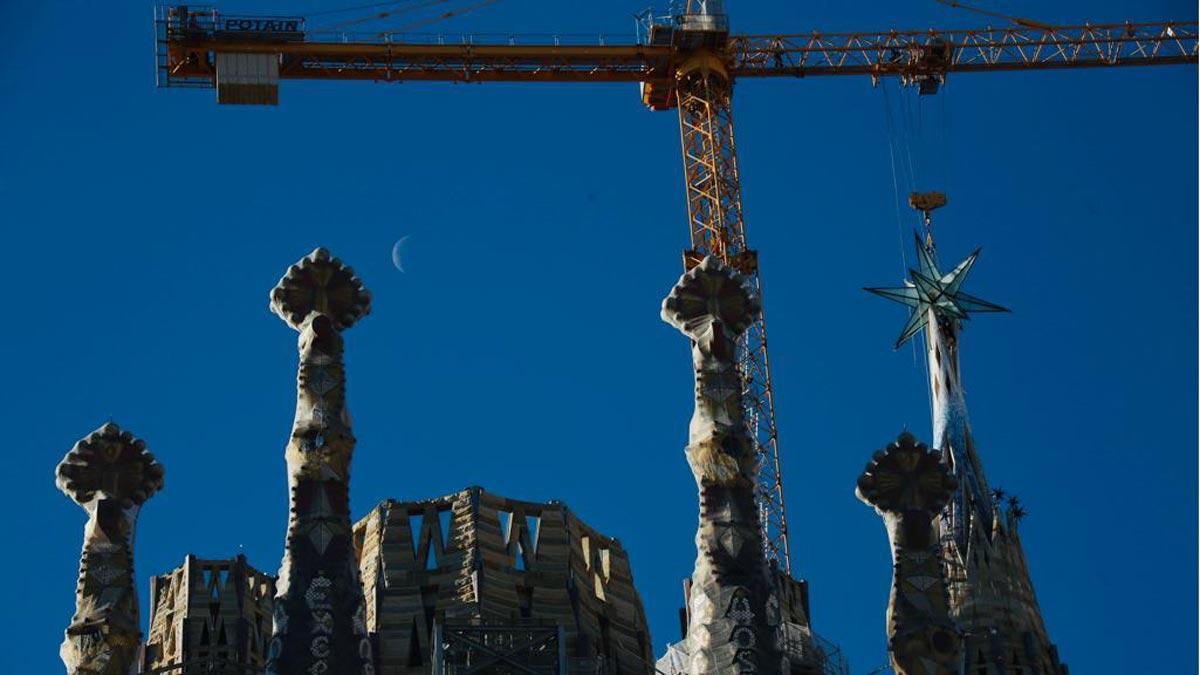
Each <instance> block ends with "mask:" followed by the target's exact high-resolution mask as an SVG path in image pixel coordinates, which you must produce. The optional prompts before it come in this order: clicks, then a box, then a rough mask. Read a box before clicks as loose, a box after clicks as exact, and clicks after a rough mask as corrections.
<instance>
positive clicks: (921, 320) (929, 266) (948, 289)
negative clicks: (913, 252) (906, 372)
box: [863, 233, 1009, 349]
mask: <svg viewBox="0 0 1200 675" xmlns="http://www.w3.org/2000/svg"><path fill="white" fill-rule="evenodd" d="M914 236H915V237H916V240H917V258H918V260H919V262H920V265H919V267H920V268H921V269H920V271H918V270H914V269H910V270H909V271H908V273H909V274H910V275H911V276H912V280H911V281H909V280H905V282H904V286H901V287H899V288H865V289H863V290H865V291H867V292H868V293H874V294H875V295H878V296H880V297H884V298H887V299H888V300H894V301H896V302H899V303H903V304H905V305H908V306H909V307H912V308H913V313H912V316H910V317H908V323H906V324H904V329H903V330H902V331H900V337H899V338H898V339H897V340H896V348H897V349H899V348H900V345H902V344H904V343H905V342H906V341H907V340H908V339H909V338H910V337H912V336H913V335H915V334H916V333H917V331H919V330H921V329H922V328H924V327H925V324H927V323H929V310H930V309H932V310H933V311H934V312H936V313H937V314H938V315H939V316H945V317H949V318H952V319H958V320H964V319H967V318H970V317H969V313H970V312H1007V311H1009V310H1008V309H1006V308H1004V307H1001V306H1000V305H997V304H993V303H990V302H988V301H986V300H983V299H981V298H977V297H975V296H973V295H969V294H967V293H964V292H963V291H962V285H963V282H964V281H966V280H967V275H968V274H970V272H971V268H972V267H974V265H975V259H976V258H978V257H979V251H980V249H975V252H974V253H972V254H971V255H969V256H967V259H966V260H964V261H962V262H960V263H959V264H958V266H957V267H955V268H954V269H952V270H950V271H949V272H947V273H945V274H942V272H941V270H939V269H938V266H937V261H936V260H934V259H933V253H932V252H931V251H929V250H927V249H926V248H925V246H923V245H922V244H921V237H920V235H916V234H915V233H914Z"/></svg>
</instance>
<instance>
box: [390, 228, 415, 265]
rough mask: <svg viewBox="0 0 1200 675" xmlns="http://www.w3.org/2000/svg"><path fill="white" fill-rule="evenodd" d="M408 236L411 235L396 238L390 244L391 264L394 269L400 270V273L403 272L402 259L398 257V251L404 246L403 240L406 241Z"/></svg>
mask: <svg viewBox="0 0 1200 675" xmlns="http://www.w3.org/2000/svg"><path fill="white" fill-rule="evenodd" d="M410 236H411V235H407V234H406V235H404V236H403V237H400V238H399V239H397V240H396V243H395V244H392V264H393V265H395V266H396V269H398V270H400V272H402V273H403V272H404V261H403V260H402V259H401V258H400V253H401V251H402V248H403V246H404V242H406V241H408V238H409V237H410Z"/></svg>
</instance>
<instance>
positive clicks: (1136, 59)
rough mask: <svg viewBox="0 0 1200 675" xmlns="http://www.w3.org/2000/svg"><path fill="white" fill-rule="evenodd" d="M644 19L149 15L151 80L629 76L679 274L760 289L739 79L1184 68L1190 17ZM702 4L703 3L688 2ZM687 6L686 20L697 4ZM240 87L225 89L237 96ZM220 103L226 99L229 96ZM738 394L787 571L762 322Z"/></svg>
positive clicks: (250, 91)
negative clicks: (645, 113) (934, 24)
mask: <svg viewBox="0 0 1200 675" xmlns="http://www.w3.org/2000/svg"><path fill="white" fill-rule="evenodd" d="M718 4H719V3H715V2H711V1H710V2H709V3H708V5H705V4H704V3H697V2H694V1H693V2H689V3H688V11H687V12H686V13H684V14H682V15H679V16H675V17H669V18H668V19H667V20H665V21H661V22H655V21H650V22H649V23H650V24H651V25H649V26H648V27H647V28H648V30H647V31H646V35H645V36H644V38H645V39H638V40H625V41H615V42H614V41H609V40H604V39H602V38H601V39H598V40H591V41H585V40H579V39H565V38H563V37H561V36H551V37H541V38H538V37H530V36H515V35H491V36H488V35H461V36H457V37H454V38H449V37H446V36H429V35H421V36H413V35H406V34H397V33H386V32H384V33H373V34H354V33H345V32H307V31H306V30H305V26H304V19H303V18H302V17H233V16H225V15H221V14H219V13H218V12H217V11H216V10H215V9H213V8H211V7H207V8H201V7H195V6H193V7H191V8H190V9H185V8H167V7H161V8H159V9H158V13H157V14H156V24H157V29H158V64H157V65H158V69H157V73H158V83H159V86H164V87H174V86H184V87H187V86H192V87H217V88H218V100H221V101H223V102H238V103H275V102H277V88H278V82H279V80H288V79H305V80H369V81H379V82H404V81H446V82H638V83H640V84H641V86H642V101H643V103H645V104H646V105H647V106H648V107H649V108H650V109H651V110H670V109H672V108H676V109H678V114H679V127H680V137H681V141H682V148H683V168H684V176H685V182H686V190H687V206H688V223H689V232H690V238H691V245H690V248H689V249H688V250H687V251H685V253H684V264H685V267H690V266H691V265H694V264H696V263H697V262H699V260H700V259H702V258H703V257H704V256H705V255H710V254H711V255H716V256H719V257H721V258H722V259H723V260H725V261H726V262H728V263H729V264H730V265H732V266H733V267H735V268H736V269H738V270H740V271H742V272H743V273H745V274H747V275H749V276H750V277H751V279H752V280H753V283H754V285H755V286H756V288H758V289H759V290H760V291H761V281H760V277H759V271H758V260H757V254H756V252H755V251H754V250H753V249H752V248H750V247H749V245H748V243H747V237H746V227H745V222H744V218H743V214H742V199H741V186H740V180H739V177H738V164H737V152H736V146H735V144H734V133H733V114H732V92H733V83H734V82H735V81H736V80H737V79H739V78H748V77H792V78H797V79H800V78H805V77H809V76H818V75H867V76H870V77H872V78H878V77H881V76H896V77H899V78H900V79H901V80H902V81H903V82H905V83H906V84H915V85H918V86H919V87H920V88H921V91H922V93H933V92H936V90H937V87H938V86H939V85H940V84H941V83H942V82H943V81H944V80H945V77H946V75H947V74H948V73H953V72H994V71H1014V70H1048V69H1062V68H1082V67H1114V66H1127V65H1168V64H1183V63H1196V61H1197V22H1195V21H1184V22H1155V23H1138V24H1133V23H1113V24H1095V25H1083V26H1073V27H1054V26H1043V25H1030V24H1028V22H1026V23H1022V24H1020V25H1017V26H1014V27H1012V28H984V29H975V30H936V29H930V30H923V31H886V32H855V33H834V34H821V33H813V34H809V35H786V34H780V35H730V33H729V30H728V24H727V20H726V17H725V16H724V14H719V13H712V12H708V13H706V12H705V11H704V10H703V8H704V7H708V6H716V5H718ZM696 8H700V9H696ZM694 10H695V11H694ZM219 56H223V57H225V58H227V59H231V60H229V61H228V62H229V63H234V62H236V59H237V58H243V57H245V58H249V59H254V58H257V57H261V58H260V60H259V61H257V62H255V63H256V64H257V65H254V67H255V68H258V69H259V70H260V71H261V72H258V71H256V72H257V74H255V75H254V77H257V78H259V79H254V80H253V82H252V83H250V84H247V80H245V78H242V79H241V80H238V81H232V80H231V81H230V84H229V85H228V87H229V92H230V93H229V94H226V93H225V92H224V91H223V89H222V82H221V79H222V75H221V73H220V72H218V70H219V69H218V61H219V58H218V57H219ZM239 87H240V88H243V89H246V92H242V93H237V92H235V91H234V90H236V89H238V88H239ZM227 96H228V98H227ZM741 364H742V372H743V381H744V386H745V401H746V405H747V407H748V408H749V410H748V413H749V414H748V418H749V419H750V420H751V425H752V426H753V427H754V428H753V433H754V435H755V437H756V438H757V439H758V443H759V452H760V454H761V458H762V471H761V475H760V479H759V490H758V493H759V502H760V503H759V506H760V515H761V516H762V523H763V528H764V538H765V548H766V552H767V555H768V558H769V559H771V560H773V561H775V562H777V563H778V564H779V565H780V567H781V568H782V569H783V570H785V571H787V572H790V571H791V558H790V550H789V542H788V523H787V518H786V510H785V507H784V498H783V485H782V480H781V465H780V452H779V443H778V437H777V433H776V425H775V410H774V394H773V391H772V387H771V375H770V366H769V359H768V355H767V332H766V326H765V324H764V322H763V320H762V317H761V315H760V316H759V319H758V321H757V322H756V323H755V325H754V326H752V327H751V329H750V330H749V331H748V332H747V333H746V337H745V338H744V340H743V342H742V345H741Z"/></svg>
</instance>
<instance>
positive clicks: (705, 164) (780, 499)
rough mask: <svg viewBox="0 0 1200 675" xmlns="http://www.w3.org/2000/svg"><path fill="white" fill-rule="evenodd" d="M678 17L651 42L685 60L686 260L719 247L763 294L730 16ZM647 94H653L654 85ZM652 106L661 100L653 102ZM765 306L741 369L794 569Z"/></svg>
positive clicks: (773, 548) (770, 534) (703, 10)
mask: <svg viewBox="0 0 1200 675" xmlns="http://www.w3.org/2000/svg"><path fill="white" fill-rule="evenodd" d="M688 9H689V11H691V10H695V11H694V12H693V13H688V14H684V15H683V16H681V17H679V18H678V20H677V22H676V24H675V25H670V24H668V25H659V26H654V25H652V26H651V27H650V30H649V32H648V34H649V37H650V42H651V44H654V43H655V42H667V41H669V42H670V44H671V45H672V47H673V48H674V49H675V50H676V53H678V54H680V56H681V60H680V63H679V66H678V68H677V71H676V76H675V82H674V92H675V97H674V103H675V107H676V108H677V109H678V112H679V139H680V143H681V146H682V157H683V177H684V190H685V191H686V195H687V210H688V231H689V234H690V237H691V248H689V249H688V250H686V251H684V256H683V265H684V269H685V270H690V269H691V268H692V267H694V266H696V265H698V264H699V263H700V262H701V261H702V260H703V259H704V258H705V257H706V256H709V255H712V256H716V257H718V258H720V259H721V261H722V262H724V263H726V264H728V265H730V266H732V267H733V268H734V269H737V270H738V271H739V272H741V273H742V274H744V275H745V276H746V277H747V278H748V279H749V280H750V281H751V284H752V285H753V286H754V290H755V291H757V292H758V294H759V297H762V279H761V278H760V276H759V273H758V254H757V252H756V251H755V250H754V249H751V248H750V247H749V245H748V243H747V239H746V223H745V217H744V215H743V211H742V186H741V181H740V179H739V174H738V160H737V146H736V145H735V143H734V134H733V78H732V77H731V75H730V73H729V69H728V66H727V63H728V54H727V52H726V48H727V45H728V38H729V28H728V20H727V18H726V17H725V15H724V14H723V13H719V12H720V5H719V4H718V3H714V2H708V3H700V2H696V3H689V7H688ZM644 93H645V95H646V96H647V97H648V98H649V99H650V100H653V95H654V94H653V87H652V86H651V87H647V88H646V91H645V92H644ZM651 107H652V108H654V107H656V106H655V105H653V104H652V105H651ZM763 314H764V313H763V311H762V310H761V309H760V310H759V312H758V316H757V317H756V318H755V320H754V322H753V323H752V324H751V326H750V328H749V329H747V330H746V332H745V333H743V334H742V336H741V338H740V339H739V344H738V369H739V371H740V375H741V380H742V401H743V406H744V407H745V409H746V416H745V419H746V423H747V425H748V426H749V429H747V431H748V432H749V433H750V437H751V438H753V439H755V449H756V453H757V455H758V459H759V474H758V485H757V486H756V490H755V492H756V496H757V502H758V512H759V513H758V515H759V523H760V525H761V527H762V530H763V547H764V553H765V554H766V557H767V559H768V560H770V561H773V562H774V563H776V564H777V565H778V566H779V567H780V569H782V570H783V571H785V572H788V573H790V572H791V567H792V560H791V547H790V545H789V541H788V524H787V510H786V506H785V502H784V494H783V475H782V466H781V461H780V456H779V437H778V433H777V428H776V425H775V396H774V391H773V389H772V386H771V369H770V358H769V357H768V355H767V326H766V321H765V319H764V316H763Z"/></svg>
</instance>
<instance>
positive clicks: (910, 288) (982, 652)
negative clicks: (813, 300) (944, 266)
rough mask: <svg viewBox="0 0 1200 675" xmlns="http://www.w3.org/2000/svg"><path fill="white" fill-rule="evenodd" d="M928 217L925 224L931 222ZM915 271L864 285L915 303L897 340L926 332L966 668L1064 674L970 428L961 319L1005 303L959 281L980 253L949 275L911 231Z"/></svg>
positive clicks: (944, 531) (927, 243)
mask: <svg viewBox="0 0 1200 675" xmlns="http://www.w3.org/2000/svg"><path fill="white" fill-rule="evenodd" d="M927 222H928V221H927ZM916 244H917V257H918V260H919V267H920V269H919V270H910V271H909V272H910V275H911V280H910V281H908V282H906V285H905V286H903V287H900V288H868V289H866V290H868V291H870V292H871V293H874V294H876V295H880V296H883V297H885V298H888V299H890V300H894V301H897V302H900V303H903V304H905V305H908V306H909V307H912V308H913V312H912V315H911V316H910V317H909V320H908V322H907V324H906V325H905V327H904V329H903V331H902V332H901V335H900V339H899V340H898V341H897V343H896V345H897V346H899V345H900V344H903V343H904V341H906V340H907V339H909V338H910V337H912V336H913V335H915V334H916V333H917V332H919V331H920V330H921V329H924V330H925V346H926V349H927V360H928V365H929V392H930V399H931V404H932V415H933V447H934V448H935V450H936V451H938V452H939V453H941V458H942V462H943V463H944V464H945V465H946V466H947V468H949V470H950V471H951V474H952V475H953V476H954V478H955V479H956V480H957V482H958V489H957V491H956V492H955V494H954V496H953V497H952V498H951V500H950V503H949V504H948V505H947V506H946V507H945V508H944V509H943V510H942V514H941V517H940V518H939V519H938V523H937V530H938V536H939V539H940V541H941V553H942V562H943V565H944V569H945V571H946V578H947V588H948V591H949V599H950V616H951V618H952V619H954V621H955V623H956V624H957V626H958V628H959V630H960V631H961V632H962V635H963V647H962V651H963V661H962V663H963V664H964V667H965V668H966V669H967V670H968V672H971V673H972V675H975V674H976V673H979V674H981V675H994V674H996V673H1008V672H1015V670H1016V668H1017V667H1021V668H1023V669H1025V670H1024V671H1022V672H1025V671H1028V672H1035V673H1042V674H1050V675H1059V674H1060V673H1065V672H1066V667H1065V666H1063V665H1062V664H1061V663H1060V661H1059V658H1058V653H1057V650H1056V648H1055V647H1054V645H1053V644H1051V642H1050V639H1049V637H1048V635H1047V633H1046V628H1045V625H1044V622H1043V620H1042V616H1041V610H1040V609H1039V608H1038V604H1037V599H1036V598H1035V597H1034V594H1033V584H1032V582H1031V581H1030V578H1029V572H1028V569H1027V567H1026V566H1025V564H1024V560H1025V555H1024V551H1023V550H1021V546H1020V539H1019V538H1018V537H1017V536H1016V533H1015V521H1012V522H1006V521H1005V518H1004V514H1003V513H1002V506H1003V505H1002V503H1001V502H1000V500H999V499H997V498H996V497H995V496H994V494H995V493H993V491H992V490H991V489H990V488H989V487H988V481H987V477H986V476H985V475H984V472H983V465H982V463H981V462H980V459H979V454H978V453H977V451H976V448H975V439H974V438H973V437H972V435H971V426H970V423H969V422H968V420H967V405H966V398H965V396H964V394H963V387H962V379H961V374H960V370H959V335H960V332H961V328H962V322H963V321H966V320H968V319H969V318H970V315H971V314H973V313H976V312H1006V311H1008V310H1006V309H1005V308H1003V307H1001V306H999V305H996V304H993V303H991V302H988V301H986V300H982V299H980V298H977V297H975V296H973V295H969V294H967V293H965V292H963V290H962V286H963V282H964V281H965V280H966V278H967V275H968V274H969V273H970V271H971V269H972V267H973V266H974V264H975V261H976V259H977V258H978V256H979V251H978V250H976V251H975V252H974V253H972V254H971V255H970V256H968V257H967V259H966V260H964V261H963V262H961V263H959V265H958V266H957V267H955V268H954V269H953V270H951V271H950V272H947V273H942V271H941V269H940V268H939V266H938V262H937V254H936V249H935V248H934V243H933V237H932V234H929V235H927V236H926V237H925V240H924V241H923V242H922V241H921V239H920V237H919V236H918V237H917V241H916Z"/></svg>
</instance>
